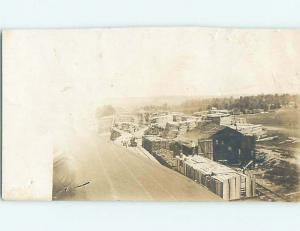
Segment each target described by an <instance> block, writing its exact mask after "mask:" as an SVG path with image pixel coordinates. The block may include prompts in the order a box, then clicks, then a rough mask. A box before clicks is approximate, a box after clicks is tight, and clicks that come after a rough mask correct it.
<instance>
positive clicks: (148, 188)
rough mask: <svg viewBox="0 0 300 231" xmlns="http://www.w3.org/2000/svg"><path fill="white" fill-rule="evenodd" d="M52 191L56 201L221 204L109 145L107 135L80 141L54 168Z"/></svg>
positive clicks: (190, 183) (191, 184)
mask: <svg viewBox="0 0 300 231" xmlns="http://www.w3.org/2000/svg"><path fill="white" fill-rule="evenodd" d="M65 155H67V154H65ZM86 182H89V183H88V184H87V185H85V186H82V187H80V188H77V189H73V190H72V187H74V186H76V185H81V184H84V183H86ZM66 187H67V189H66ZM54 189H55V190H54V194H53V196H54V199H58V200H139V201H144V200H145V201H153V200H165V201H177V200H178V201H195V200H200V201H218V200H221V198H219V197H218V196H216V195H215V194H213V193H211V192H209V191H208V190H207V189H206V188H204V187H202V186H200V185H199V184H197V183H195V182H193V181H192V180H190V179H188V178H186V177H185V176H183V175H181V174H179V173H177V172H175V171H173V170H171V169H168V168H166V167H164V166H162V165H160V164H158V163H155V162H153V161H151V160H149V159H147V158H144V157H143V156H141V155H139V154H137V153H134V152H131V151H130V150H128V149H126V148H125V147H122V146H118V145H116V144H114V143H112V142H111V141H110V140H109V136H108V135H102V136H99V135H96V134H95V135H93V136H90V137H86V138H85V139H81V141H80V144H76V145H74V151H73V152H72V153H71V154H70V156H68V158H62V159H61V160H60V163H59V164H56V165H55V167H54Z"/></svg>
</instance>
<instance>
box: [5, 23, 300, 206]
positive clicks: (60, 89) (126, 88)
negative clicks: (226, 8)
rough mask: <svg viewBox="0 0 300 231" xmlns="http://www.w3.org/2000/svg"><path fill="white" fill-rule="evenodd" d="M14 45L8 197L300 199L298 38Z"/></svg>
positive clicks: (237, 34) (89, 34)
mask: <svg viewBox="0 0 300 231" xmlns="http://www.w3.org/2000/svg"><path fill="white" fill-rule="evenodd" d="M2 49H3V107H4V110H3V112H4V115H3V128H4V129H3V131H4V133H3V196H4V199H8V200H9V199H17V200H24V199H25V200H35V199H37V200H71V201H72V200H76V201H78V200H79V201H90V200H101V201H102V200H105V201H209V202H212V201H213V202H222V201H223V202H224V201H228V202H236V201H242V202H297V201H299V199H300V169H299V165H300V160H299V158H300V123H299V119H300V108H299V107H300V94H299V89H300V64H299V59H300V31H299V30H274V29H273V30H271V29H269V30H267V29H229V28H201V27H158V28H155V27H144V28H103V29H86V30H11V31H10V30H7V31H4V33H3V46H2ZM11 121H15V122H14V123H11ZM20 130H22V131H23V132H25V131H26V135H24V133H23V132H21V133H20ZM16 143H18V145H15V144H16ZM32 160H34V161H32Z"/></svg>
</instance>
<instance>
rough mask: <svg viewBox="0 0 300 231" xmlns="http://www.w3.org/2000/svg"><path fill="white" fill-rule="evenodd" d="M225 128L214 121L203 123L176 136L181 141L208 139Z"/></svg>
mask: <svg viewBox="0 0 300 231" xmlns="http://www.w3.org/2000/svg"><path fill="white" fill-rule="evenodd" d="M224 128H226V127H225V126H221V125H218V124H215V123H211V122H209V123H204V124H203V125H201V126H200V127H197V128H194V129H192V130H190V131H188V132H186V133H185V134H183V135H181V136H179V137H178V139H179V140H183V141H187V140H190V141H194V142H197V141H198V139H209V138H210V137H211V136H212V135H214V134H216V133H217V132H219V131H221V130H223V129H224Z"/></svg>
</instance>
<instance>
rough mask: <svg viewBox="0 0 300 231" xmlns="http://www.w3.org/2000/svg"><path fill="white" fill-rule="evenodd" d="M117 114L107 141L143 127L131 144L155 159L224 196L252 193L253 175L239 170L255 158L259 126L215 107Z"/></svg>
mask: <svg viewBox="0 0 300 231" xmlns="http://www.w3.org/2000/svg"><path fill="white" fill-rule="evenodd" d="M120 118H121V117H120ZM120 118H119V120H117V121H115V123H114V125H113V126H112V129H111V131H112V133H111V134H112V135H111V139H112V140H114V139H116V138H117V137H120V136H122V134H127V136H128V134H130V135H129V136H128V137H129V138H128V139H132V137H134V136H135V133H136V131H137V130H138V129H141V128H143V134H142V135H141V136H140V137H137V136H136V137H135V138H136V139H139V141H137V142H136V143H137V144H140V145H141V146H142V147H143V148H144V149H145V150H147V151H148V152H149V153H150V154H151V155H153V156H154V157H155V158H156V159H157V160H158V161H159V162H160V163H161V164H163V165H165V166H167V167H169V168H172V169H174V170H176V171H178V172H180V173H182V174H184V175H185V176H187V177H189V178H191V179H193V180H194V181H196V182H198V183H199V184H202V185H204V186H205V187H207V188H208V189H210V190H211V191H212V192H214V193H216V194H217V195H219V196H220V197H222V198H223V199H225V200H238V199H242V198H248V197H252V196H255V178H254V177H253V176H250V175H249V174H248V175H246V174H245V173H244V170H245V169H246V168H248V167H250V166H251V165H253V164H254V163H255V158H256V157H255V144H256V140H258V139H260V138H262V137H265V133H266V131H265V130H264V128H263V127H262V126H261V125H253V124H249V123H247V121H246V120H245V119H244V118H240V117H237V116H236V115H232V114H231V113H229V111H227V110H217V109H215V108H213V109H212V110H210V111H203V112H195V113H194V114H193V115H185V114H183V113H179V112H156V113H149V112H139V113H137V114H136V115H135V116H134V117H132V119H128V118H127V119H128V121H127V122H126V121H124V119H120ZM122 132H124V133H122ZM125 137H126V136H125ZM237 169H240V171H239V170H237Z"/></svg>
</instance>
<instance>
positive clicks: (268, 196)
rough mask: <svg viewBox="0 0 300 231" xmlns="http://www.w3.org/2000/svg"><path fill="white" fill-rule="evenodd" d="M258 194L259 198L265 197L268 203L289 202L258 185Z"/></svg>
mask: <svg viewBox="0 0 300 231" xmlns="http://www.w3.org/2000/svg"><path fill="white" fill-rule="evenodd" d="M256 192H257V193H258V195H259V196H265V197H266V199H267V200H268V201H289V200H288V199H287V198H286V197H285V196H283V195H280V194H278V193H275V192H273V191H271V190H270V189H267V188H266V187H264V186H262V185H260V184H258V183H256Z"/></svg>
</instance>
